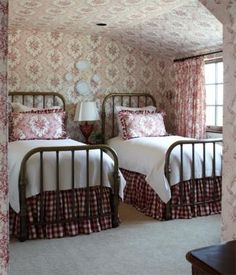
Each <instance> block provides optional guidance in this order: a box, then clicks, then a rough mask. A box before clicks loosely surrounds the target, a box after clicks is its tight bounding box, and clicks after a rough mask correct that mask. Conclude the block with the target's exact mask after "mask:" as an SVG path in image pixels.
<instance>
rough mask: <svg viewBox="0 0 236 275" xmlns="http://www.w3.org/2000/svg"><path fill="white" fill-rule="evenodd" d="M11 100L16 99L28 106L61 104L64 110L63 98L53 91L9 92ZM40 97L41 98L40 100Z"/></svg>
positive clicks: (43, 106) (44, 106)
mask: <svg viewBox="0 0 236 275" xmlns="http://www.w3.org/2000/svg"><path fill="white" fill-rule="evenodd" d="M8 96H9V97H10V98H11V102H14V101H17V102H21V103H22V104H24V105H27V106H30V107H42V108H46V107H49V105H50V106H61V107H62V108H63V110H65V105H66V104H65V98H64V97H63V96H62V95H61V94H59V93H55V92H9V94H8ZM41 98H42V100H41Z"/></svg>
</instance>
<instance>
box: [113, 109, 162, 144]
mask: <svg viewBox="0 0 236 275" xmlns="http://www.w3.org/2000/svg"><path fill="white" fill-rule="evenodd" d="M118 119H119V124H120V127H121V129H120V130H121V136H122V138H123V139H125V140H127V139H131V138H137V137H158V136H164V135H166V134H167V132H166V129H165V124H164V119H163V113H148V112H145V113H137V112H126V111H121V112H119V113H118Z"/></svg>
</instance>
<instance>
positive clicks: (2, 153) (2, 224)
mask: <svg viewBox="0 0 236 275" xmlns="http://www.w3.org/2000/svg"><path fill="white" fill-rule="evenodd" d="M7 17H8V9H7V0H4V1H3V0H1V1H0V274H1V275H5V274H7V266H8V186H7Z"/></svg>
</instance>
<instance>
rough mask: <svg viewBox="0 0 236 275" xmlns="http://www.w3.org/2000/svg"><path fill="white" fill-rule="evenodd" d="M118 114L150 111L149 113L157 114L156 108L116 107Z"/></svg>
mask: <svg viewBox="0 0 236 275" xmlns="http://www.w3.org/2000/svg"><path fill="white" fill-rule="evenodd" d="M115 109H116V112H117V113H119V112H120V111H133V112H136V111H148V112H155V111H156V109H157V108H156V107H155V106H151V105H150V106H146V107H136V108H135V107H126V106H116V107H115Z"/></svg>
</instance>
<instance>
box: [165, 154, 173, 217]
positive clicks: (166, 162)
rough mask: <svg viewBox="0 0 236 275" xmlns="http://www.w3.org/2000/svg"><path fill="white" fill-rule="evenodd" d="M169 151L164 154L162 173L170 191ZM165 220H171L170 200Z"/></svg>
mask: <svg viewBox="0 0 236 275" xmlns="http://www.w3.org/2000/svg"><path fill="white" fill-rule="evenodd" d="M170 152H171V151H170V149H168V150H167V152H166V159H165V168H164V173H165V177H166V179H167V182H168V184H169V187H170V189H171V185H170V174H171V168H170ZM165 217H166V220H171V198H170V200H169V201H168V202H167V204H166V213H165Z"/></svg>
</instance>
